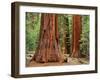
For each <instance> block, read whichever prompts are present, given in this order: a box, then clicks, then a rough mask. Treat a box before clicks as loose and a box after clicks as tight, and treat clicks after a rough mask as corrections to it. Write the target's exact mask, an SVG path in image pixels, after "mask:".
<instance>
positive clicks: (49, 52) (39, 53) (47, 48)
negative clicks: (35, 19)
mask: <svg viewBox="0 0 100 80" xmlns="http://www.w3.org/2000/svg"><path fill="white" fill-rule="evenodd" d="M32 60H35V61H36V62H43V63H44V62H62V56H61V52H60V47H59V34H58V25H57V16H56V15H55V14H47V13H46V14H45V13H44V14H42V15H41V29H40V39H39V44H38V47H37V50H36V53H35V55H34V56H33V58H32ZM32 60H31V61H32Z"/></svg>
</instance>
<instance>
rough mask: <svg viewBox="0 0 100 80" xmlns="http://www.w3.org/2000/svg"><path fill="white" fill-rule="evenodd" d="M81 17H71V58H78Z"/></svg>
mask: <svg viewBox="0 0 100 80" xmlns="http://www.w3.org/2000/svg"><path fill="white" fill-rule="evenodd" d="M81 27H82V25H81V16H79V15H74V16H73V34H72V55H71V57H76V58H78V57H80V49H79V48H80V34H81Z"/></svg>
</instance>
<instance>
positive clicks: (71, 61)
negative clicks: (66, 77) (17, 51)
mask: <svg viewBox="0 0 100 80" xmlns="http://www.w3.org/2000/svg"><path fill="white" fill-rule="evenodd" d="M32 55H33V54H27V55H26V67H40V66H63V65H82V64H89V60H88V59H87V58H71V57H69V54H66V55H65V57H66V58H67V62H63V63H60V62H48V63H38V62H36V61H31V62H30V60H31V58H32Z"/></svg>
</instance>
